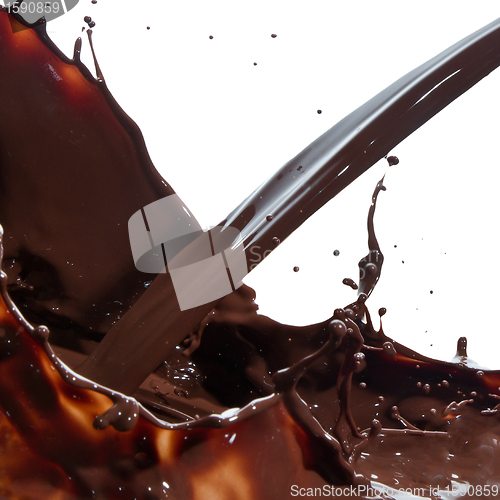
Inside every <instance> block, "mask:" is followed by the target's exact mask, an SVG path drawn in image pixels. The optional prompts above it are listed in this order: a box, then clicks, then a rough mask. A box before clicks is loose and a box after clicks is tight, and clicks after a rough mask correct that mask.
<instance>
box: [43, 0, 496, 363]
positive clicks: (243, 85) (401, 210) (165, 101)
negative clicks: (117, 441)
mask: <svg viewBox="0 0 500 500" xmlns="http://www.w3.org/2000/svg"><path fill="white" fill-rule="evenodd" d="M137 5H140V6H141V10H138V8H137ZM499 11H500V5H499V3H498V1H480V2H476V3H475V4H474V6H473V5H472V3H471V2H457V1H449V0H440V1H439V2H435V1H432V2H431V1H420V2H402V1H401V0H399V1H388V0H382V1H378V2H377V1H356V2H346V1H344V2H337V1H333V0H330V1H326V0H308V1H301V2H297V1H290V0H288V1H273V0H265V1H261V0H253V1H251V2H250V1H246V2H243V1H237V0H231V1H213V0H190V1H184V2H180V1H170V0H168V1H166V0H143V1H142V2H137V1H134V2H132V1H124V0H119V1H118V0H98V2H97V4H95V5H94V4H92V3H91V1H90V0H80V3H79V5H78V6H77V7H76V8H75V9H73V10H72V11H71V12H69V13H68V14H66V15H65V16H63V17H62V18H60V19H58V20H55V21H52V22H50V23H49V24H48V32H49V34H50V36H51V37H52V38H53V40H54V41H55V42H56V43H57V44H58V45H59V46H60V48H61V49H62V50H63V51H65V52H66V53H67V54H68V55H71V54H72V51H73V43H74V40H75V39H76V38H77V37H78V36H82V33H81V28H82V27H83V26H84V25H85V23H84V22H83V17H84V16H86V15H89V16H91V17H92V19H93V20H94V21H95V22H96V27H95V28H94V44H95V49H96V53H97V57H98V60H99V64H100V66H101V69H102V71H103V73H104V76H105V79H106V82H107V84H108V87H109V88H110V90H111V92H112V93H113V95H114V96H115V98H116V100H117V101H118V102H119V103H120V105H121V106H122V107H123V108H124V109H125V111H126V112H127V113H128V114H129V115H130V116H131V117H132V118H133V119H134V120H135V121H136V122H137V123H138V124H139V126H140V128H141V129H142V131H143V133H144V136H145V139H146V143H147V145H148V148H149V152H150V154H151V157H152V160H153V162H154V163H155V165H156V167H157V168H158V170H159V171H160V172H161V173H162V175H163V176H164V177H165V179H166V180H167V181H168V182H169V183H170V184H171V185H172V186H173V187H174V189H175V190H176V191H177V192H178V194H179V195H180V196H181V198H182V199H183V200H184V201H185V202H186V204H187V205H188V206H189V207H190V209H191V211H192V212H193V213H194V214H195V216H196V217H197V218H198V219H199V221H200V223H201V224H202V226H208V225H215V224H217V223H218V222H219V221H220V220H222V219H224V218H225V216H226V215H227V214H228V213H229V212H230V211H231V210H232V209H233V208H234V207H235V206H236V205H238V204H239V203H240V202H241V201H242V200H243V199H244V198H245V197H246V196H247V195H248V194H250V192H251V191H252V190H253V189H255V188H256V187H257V186H258V185H259V184H260V183H261V182H262V181H264V180H265V179H266V178H267V177H268V176H270V175H271V174H272V173H273V172H274V171H275V170H277V169H278V168H279V167H280V166H281V165H283V164H284V163H285V162H286V161H287V160H289V159H290V158H291V157H293V156H295V155H296V154H297V153H298V152H299V151H300V150H301V149H303V148H304V147H305V146H307V145H308V144H309V143H310V142H311V141H313V140H314V139H315V138H316V137H318V136H319V135H320V134H321V133H322V132H324V131H325V130H326V129H328V128H330V127H331V126H332V125H334V124H335V123H336V122H337V121H338V120H340V119H341V118H343V117H344V116H345V115H346V114H348V113H349V112H351V111H352V110H354V109H355V108H356V107H358V106H359V105H361V104H363V103H364V102H365V101H366V100H368V99H369V98H371V97H372V96H373V95H375V94H376V93H377V92H379V91H380V90H382V89H383V88H385V87H386V86H387V85H389V84H391V83H392V82H393V81H395V80H396V79H398V78H399V77H400V76H402V75H404V74H405V73H407V72H408V71H410V70H411V69H413V68H414V67H416V66H418V65H419V64H421V63H423V62H425V61H426V60H427V59H429V58H431V57H433V56H434V55H436V54H437V53H439V52H440V51H442V50H444V49H446V48H447V47H448V46H449V45H451V44H453V43H455V42H456V41H458V40H459V39H461V38H463V37H464V36H467V35H468V34H469V33H471V32H473V31H475V30H476V29H479V28H481V27H482V26H483V25H485V24H487V23H489V22H491V21H493V20H494V19H496V18H497V17H499V16H500V13H499ZM147 26H149V27H150V29H149V30H148V29H147ZM273 33H274V34H276V35H277V37H276V38H272V37H271V34H273ZM83 35H84V34H83ZM210 35H212V36H213V39H209V36H210ZM84 36H85V35H84ZM82 59H83V60H84V61H86V63H87V65H88V66H89V67H90V68H92V60H91V57H90V49H89V46H88V43H87V42H86V41H85V42H84V48H83V55H82ZM254 62H256V63H257V65H256V66H255V65H254ZM498 73H500V72H498ZM499 89H500V74H495V73H494V74H492V75H490V76H489V77H487V78H486V79H485V80H484V81H483V82H481V83H480V84H479V85H477V86H476V87H475V88H474V89H472V90H471V91H469V92H468V93H467V94H466V95H464V96H462V97H460V98H459V99H458V100H457V101H456V102H455V103H453V104H452V105H450V106H449V107H448V108H447V109H445V110H444V111H443V112H442V113H440V115H439V116H437V117H435V118H434V119H432V120H431V121H430V122H428V123H427V124H426V125H424V126H423V127H422V128H421V129H420V130H418V131H417V132H415V133H414V134H413V135H412V136H411V137H410V138H408V139H407V140H405V141H404V142H403V143H402V144H400V145H399V146H398V147H397V148H396V149H395V150H394V151H393V152H392V153H391V154H395V155H397V156H398V157H399V159H400V164H399V165H398V166H397V167H392V168H390V169H388V168H387V162H386V161H385V160H384V161H382V162H379V163H378V164H377V165H376V166H374V167H372V169H371V170H370V171H369V172H368V173H366V174H364V176H363V177H362V178H360V179H358V180H357V181H355V182H354V183H353V184H352V185H351V186H349V187H348V188H347V189H346V190H345V191H344V192H343V193H341V194H340V195H339V196H337V197H336V198H335V199H334V200H333V201H332V202H330V203H329V204H328V205H327V206H325V207H324V208H323V209H322V210H321V211H320V212H318V213H317V214H315V215H314V216H313V217H312V218H311V219H309V221H307V222H306V223H305V224H304V225H303V227H301V228H300V229H299V230H298V231H296V232H295V234H293V235H292V236H291V237H290V238H289V239H288V240H286V242H284V243H283V244H282V245H281V246H280V247H278V249H277V250H275V251H274V252H273V254H272V255H271V256H270V257H268V259H266V261H265V262H264V263H263V264H262V265H259V266H258V267H257V268H256V269H255V270H254V271H253V272H252V273H251V274H250V275H249V276H248V277H247V278H246V279H245V282H246V283H247V284H249V285H250V286H252V287H254V288H255V289H256V291H257V302H258V303H259V305H260V309H261V312H262V313H263V314H267V315H269V316H271V317H273V318H275V319H277V320H279V321H282V322H286V323H291V324H297V325H302V324H307V323H311V322H317V321H322V320H324V319H326V318H327V317H329V316H330V315H331V314H332V312H333V310H334V309H335V308H337V307H342V306H345V305H347V304H348V303H350V302H352V301H353V300H355V298H356V294H355V292H354V291H353V290H351V289H350V288H348V287H346V286H344V285H342V278H345V277H351V278H353V279H357V274H358V268H357V262H358V260H359V259H360V258H361V257H363V256H364V255H366V253H367V242H366V240H367V233H366V229H365V228H366V215H367V213H368V207H369V205H370V198H371V193H372V191H373V189H374V187H375V184H376V182H377V181H378V179H379V178H380V177H382V175H383V174H384V173H385V172H386V171H387V170H389V171H388V175H387V178H386V183H385V184H386V186H387V191H386V192H384V193H381V195H380V197H379V205H378V209H377V214H376V220H375V223H376V232H377V235H378V237H379V242H380V245H381V247H382V251H383V252H384V254H385V263H384V269H383V272H382V278H381V280H380V282H379V284H378V286H377V289H376V291H375V292H374V294H373V296H372V297H371V298H370V301H369V306H370V309H371V311H372V314H373V315H374V316H375V319H376V318H377V314H376V312H377V310H378V308H379V307H386V308H387V309H388V313H387V315H386V316H385V317H384V330H385V332H386V334H387V335H389V336H390V337H393V338H394V339H395V340H397V341H399V342H401V343H404V344H406V345H408V346H409V347H412V348H414V349H416V350H418V351H420V352H422V353H424V354H426V355H429V356H432V357H436V358H440V359H445V360H450V359H451V358H452V357H453V356H454V354H455V346H456V340H457V338H458V337H459V336H462V335H465V336H467V337H468V339H469V354H470V357H471V358H473V359H474V360H475V361H476V362H478V363H480V364H482V365H485V366H488V367H490V368H497V369H498V368H500V360H499V359H498V353H499V352H500V349H499V348H500V327H499V325H498V321H497V307H498V305H497V291H498V287H499V284H498V280H499V277H500V272H499V269H498V267H499V263H498V260H499V256H497V254H496V252H497V251H498V250H497V249H498V246H497V241H498V238H497V232H498V224H497V218H498V214H499V213H500V207H499V203H498V202H497V199H498V189H499V188H498V186H499V185H500V184H499V173H498V171H499V167H500V160H499V157H498V156H499V155H498V143H499V140H498V137H499V133H500V123H499V117H500V92H499ZM318 109H321V110H322V114H318V113H317V110H318ZM395 245H397V247H396V248H395ZM335 249H338V250H339V251H340V255H339V256H338V257H334V256H333V251H334V250H335ZM403 260H404V264H403V263H402V261H403ZM294 266H299V268H300V271H299V272H297V273H295V272H293V267H294ZM431 290H433V292H434V293H433V294H431V293H430V291H431Z"/></svg>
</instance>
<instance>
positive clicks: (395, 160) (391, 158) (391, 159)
mask: <svg viewBox="0 0 500 500" xmlns="http://www.w3.org/2000/svg"><path fill="white" fill-rule="evenodd" d="M387 163H389V166H390V167H392V166H393V165H397V164H398V163H399V158H398V157H397V156H389V157H388V158H387Z"/></svg>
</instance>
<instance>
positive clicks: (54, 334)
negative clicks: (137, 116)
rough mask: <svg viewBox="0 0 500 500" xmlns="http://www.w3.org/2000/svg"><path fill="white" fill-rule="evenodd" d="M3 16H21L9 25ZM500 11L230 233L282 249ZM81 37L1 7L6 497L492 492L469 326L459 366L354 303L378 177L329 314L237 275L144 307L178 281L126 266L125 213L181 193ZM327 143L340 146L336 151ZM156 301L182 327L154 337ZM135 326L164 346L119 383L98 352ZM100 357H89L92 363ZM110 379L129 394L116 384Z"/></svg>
mask: <svg viewBox="0 0 500 500" xmlns="http://www.w3.org/2000/svg"><path fill="white" fill-rule="evenodd" d="M16 23H21V26H23V27H24V28H26V29H22V30H20V29H18V30H16V32H15V34H14V32H13V29H12V27H16ZM498 25H500V23H498V22H497V23H493V24H492V25H489V26H488V27H486V28H484V29H483V30H480V31H479V32H478V33H476V34H474V35H471V36H470V37H468V38H467V39H465V40H464V41H462V42H460V43H458V44H457V45H455V46H453V47H452V48H450V49H448V50H447V51H445V52H444V53H443V54H441V55H440V56H438V57H437V58H435V59H433V60H432V61H430V62H429V63H427V65H424V66H423V67H422V68H419V69H417V70H415V71H414V72H412V73H410V74H409V75H407V76H406V77H404V78H403V79H402V80H400V81H399V82H396V83H395V84H394V85H393V86H391V87H389V89H387V90H386V91H384V92H382V93H381V94H379V96H376V97H375V98H374V100H372V101H369V102H368V103H367V104H365V105H364V106H362V107H361V108H359V109H358V110H357V111H355V112H354V113H353V114H352V115H350V116H349V117H347V118H346V119H344V120H343V121H342V122H340V123H339V124H338V125H337V126H335V127H334V128H333V129H331V131H329V132H327V133H326V134H325V135H324V136H322V137H321V138H320V139H318V140H317V141H316V142H315V143H313V144H312V145H311V146H310V147H309V148H308V149H306V150H305V151H304V152H303V153H301V154H300V155H299V156H298V157H297V158H295V159H294V160H291V162H290V163H289V164H287V165H286V166H285V167H283V169H282V170H281V171H280V172H279V174H278V175H277V176H276V177H273V178H272V179H270V180H269V181H268V182H267V183H265V184H264V185H263V186H262V187H261V188H259V190H257V192H256V194H254V195H252V196H250V197H249V199H247V200H246V201H245V202H243V204H242V205H241V206H240V207H238V208H237V209H236V210H235V211H234V212H233V213H232V214H231V215H230V216H229V217H228V219H227V220H226V221H224V222H225V224H227V225H229V224H230V225H232V226H233V227H236V228H238V229H239V230H240V231H241V234H242V235H243V238H242V241H244V245H245V248H246V249H247V248H250V246H249V245H251V244H252V243H253V244H254V243H255V241H258V242H259V243H261V244H262V245H265V246H264V247H263V248H267V249H272V247H275V246H276V245H275V243H274V241H273V240H274V239H277V240H279V241H283V240H284V239H285V238H286V237H287V236H288V235H289V234H290V233H291V232H292V231H293V230H294V229H295V228H296V227H297V226H298V225H299V224H300V223H302V222H303V221H304V220H305V219H306V218H307V217H309V216H310V215H311V214H312V213H313V212H314V211H315V210H317V208H319V207H320V206H321V204H322V203H324V202H325V201H326V200H327V199H329V198H331V197H332V196H335V194H336V193H338V192H339V191H340V190H341V189H343V187H345V185H347V184H349V183H350V182H351V181H352V180H354V179H355V178H356V177H357V176H359V175H360V174H361V173H362V172H364V171H365V170H366V169H367V168H369V167H370V166H371V164H373V163H374V162H375V161H377V160H378V159H379V158H380V157H383V156H386V155H387V154H388V152H389V150H390V149H391V147H392V146H391V145H394V144H397V143H398V142H399V141H400V140H402V138H404V137H406V136H407V135H408V134H410V133H411V132H412V131H413V130H415V129H416V128H418V126H420V125H421V124H422V123H424V122H425V121H426V120H427V119H429V118H430V117H431V116H433V115H434V114H435V113H437V112H438V111H439V110H440V109H442V108H443V107H444V106H445V105H446V104H448V103H449V102H451V100H453V99H454V98H455V97H458V96H459V95H460V94H461V93H463V92H465V91H466V90H467V89H468V88H469V87H470V86H472V85H473V84H474V83H475V82H476V81H478V80H479V79H480V78H482V77H483V76H485V75H486V74H487V73H488V72H489V71H491V70H492V69H493V68H494V67H496V65H498V64H499V63H500V50H498V49H497V46H500V45H499V44H498V41H499V40H498V37H500V33H497V32H498ZM15 37H16V38H15ZM79 50H80V43H77V45H76V47H75V58H74V60H73V61H70V60H68V59H67V58H65V57H64V56H63V55H62V54H61V53H60V52H59V51H58V50H57V49H56V48H55V47H54V46H53V45H52V43H51V42H50V40H49V39H48V37H47V35H46V33H45V31H44V27H43V24H42V25H39V26H37V27H29V26H27V24H26V23H23V21H22V19H20V18H17V17H16V18H13V17H11V16H8V15H7V13H6V12H4V11H0V67H2V68H3V69H2V71H3V84H4V85H5V87H4V91H5V95H8V96H9V97H10V99H9V100H8V102H7V103H6V105H5V106H2V108H1V111H0V145H1V147H0V155H1V156H0V167H1V173H0V178H1V183H2V184H1V186H2V188H1V189H2V198H1V201H0V222H1V223H2V224H3V225H4V233H3V237H2V241H1V243H2V254H1V255H0V257H1V258H2V261H3V265H2V268H3V271H2V274H1V276H0V280H1V301H0V323H1V325H2V328H1V330H0V372H1V379H2V383H1V384H0V410H1V411H0V429H1V434H0V435H1V436H2V439H1V441H0V450H1V453H0V472H1V474H0V496H3V497H5V498H11V499H15V498H37V499H42V500H43V499H52V498H64V499H75V500H76V499H87V498H88V499H91V498H94V499H129V498H144V499H150V500H152V499H164V498H177V499H181V500H184V499H186V500H187V499H210V498H217V499H220V498H223V499H231V500H234V499H250V498H259V499H263V500H266V499H276V498H289V497H291V496H319V495H320V494H321V495H324V496H336V497H339V498H352V497H353V496H358V497H360V498H369V497H372V498H373V496H375V495H376V493H375V492H376V491H377V489H378V491H379V496H381V497H383V498H396V499H397V498H404V497H403V496H401V495H402V494H401V493H400V491H399V490H400V489H406V490H407V491H412V492H413V494H414V495H416V496H417V497H418V496H420V497H424V498H425V497H426V498H449V496H450V495H452V496H457V495H458V493H465V494H466V495H468V496H470V497H471V498H479V497H482V496H493V497H495V496H497V495H498V492H499V487H500V446H499V442H500V421H499V419H498V415H499V414H500V410H499V408H500V404H499V400H500V387H499V386H500V372H498V371H486V370H482V369H480V368H479V367H477V366H475V364H474V363H473V362H470V361H469V360H468V356H467V345H466V339H465V338H463V337H462V338H460V339H459V340H458V346H457V356H456V358H455V359H454V360H453V361H454V362H452V363H445V362H439V361H435V360H432V359H429V358H426V357H424V356H421V355H419V354H418V353H416V352H414V351H411V350H410V349H408V348H406V347H404V346H402V345H400V344H399V343H397V342H395V341H393V340H392V339H391V338H389V337H387V336H386V335H385V333H384V332H383V329H382V324H381V318H382V316H383V315H384V314H385V311H384V310H380V311H379V316H380V327H379V328H378V329H377V328H376V327H375V326H374V324H373V322H372V320H371V316H370V313H369V310H368V308H367V305H366V301H367V299H368V297H369V296H370V294H371V292H372V291H373V289H374V287H375V286H376V284H377V281H378V280H379V279H380V276H381V269H382V263H383V259H384V257H383V254H382V250H381V248H380V246H379V244H378V241H377V238H376V234H375V226H374V214H375V210H376V203H377V198H378V196H379V194H380V192H381V191H383V190H384V189H385V188H384V186H383V179H382V180H381V181H380V182H379V183H378V184H377V186H376V188H375V191H374V194H373V197H372V203H371V206H370V208H369V211H368V250H369V252H368V255H367V256H366V257H364V258H362V259H361V260H360V262H359V279H358V282H357V283H356V282H354V280H352V279H346V280H345V282H346V283H347V284H348V285H349V286H351V287H352V288H353V289H356V290H357V298H356V299H355V300H354V301H353V302H352V303H351V304H349V305H348V306H346V307H344V308H338V309H336V310H335V312H334V314H333V316H332V318H329V319H328V320H326V321H324V322H322V323H319V324H316V325H311V326H309V327H291V326H287V325H282V324H279V323H277V322H275V321H273V320H272V319H270V318H267V317H265V316H261V315H259V314H258V313H257V306H256V304H255V293H254V292H253V290H251V289H249V288H248V287H246V286H244V285H243V286H241V287H240V288H238V289H237V290H236V291H235V292H233V293H232V294H230V295H228V296H226V297H224V298H223V299H222V300H218V301H214V303H211V304H208V305H206V306H203V307H200V308H198V309H197V310H196V311H194V312H191V313H190V314H189V315H186V314H181V311H180V310H179V308H178V306H177V305H176V304H175V303H174V304H173V305H172V304H171V303H172V302H173V300H170V302H168V301H167V302H163V303H161V302H155V301H152V302H151V301H150V298H151V297H154V296H155V294H156V295H158V296H159V297H160V298H161V299H162V300H163V301H165V300H166V299H168V298H170V299H174V298H175V296H173V295H172V292H171V285H170V288H169V281H168V280H169V278H168V274H163V275H162V274H159V275H158V276H157V277H155V276H154V275H153V276H151V275H144V274H143V273H139V272H137V271H136V270H135V268H134V265H133V261H132V258H131V255H130V254H128V253H127V252H126V251H125V250H124V249H127V248H128V241H126V240H127V237H128V234H127V231H126V228H127V221H128V218H129V217H130V216H131V214H133V213H134V212H135V211H137V210H140V209H141V208H142V206H144V205H147V204H148V203H151V202H152V201H155V200H156V199H159V198H161V197H164V196H168V195H170V194H173V190H172V188H171V187H170V186H168V184H167V183H166V182H165V181H164V180H163V179H162V178H161V177H160V176H159V175H158V174H157V173H156V171H155V169H154V167H153V165H152V164H151V162H150V160H149V157H148V155H147V151H146V148H145V146H144V141H143V139H142V136H141V134H140V131H139V130H138V129H137V127H136V126H135V125H134V124H133V122H132V121H131V120H130V119H129V118H128V117H127V116H126V115H125V114H124V113H123V111H122V110H121V109H120V108H119V106H118V105H117V104H116V103H115V102H114V100H113V98H112V97H111V94H110V93H109V91H108V90H107V88H106V86H105V83H104V81H103V79H102V75H100V76H99V78H98V80H94V79H93V78H92V77H91V76H90V73H89V72H88V70H87V69H86V68H85V67H84V66H83V65H82V64H81V63H80V62H79V57H78V54H79ZM20 56H22V57H20ZM457 65H458V66H457ZM98 74H100V73H98ZM439 83H441V84H440V85H439V86H437V87H436V85H438V84H439ZM426 89H427V90H426ZM428 89H435V90H432V91H431V92H430V93H428V92H429V90H428ZM358 126H359V130H358V134H354V136H352V135H351V134H350V131H352V129H353V127H358ZM332 131H333V132H332ZM335 138H344V139H345V140H346V141H347V142H345V141H344V142H343V143H342V144H341V146H336V145H334V146H332V145H331V141H332V140H333V139H335ZM32 145H34V146H33V147H32ZM35 146H36V147H35ZM363 148H365V149H363ZM327 152H328V153H327ZM325 158H326V160H325ZM396 160H397V158H395V157H389V158H388V162H389V164H391V165H397V163H398V161H396ZM342 162H344V163H342ZM295 164H297V165H299V164H300V166H302V167H303V169H304V172H306V174H307V175H306V176H305V177H304V179H307V180H306V181H305V182H303V183H299V182H294V181H295V180H296V179H293V176H292V175H291V174H292V171H293V168H292V167H294V166H295ZM342 165H343V166H342ZM346 165H348V168H346ZM291 168H292V170H290V169H291ZM301 170H302V169H301ZM320 187H321V188H322V189H320V190H319V191H320V192H319V193H318V189H319V188H320ZM61 192H64V193H66V194H67V195H68V196H66V197H62V196H61ZM259 193H260V194H259ZM260 196H262V198H260ZM259 200H260V201H259ZM299 207H300V209H299ZM270 214H272V217H270ZM108 266H109V268H108ZM145 290H146V292H145ZM152 290H154V293H150V292H151V291H152ZM158 292H160V293H158ZM353 293H354V292H353ZM160 304H161V305H162V307H160ZM169 311H170V314H176V315H177V316H176V317H177V319H176V320H175V321H176V323H175V324H176V325H178V326H179V331H178V332H176V331H174V332H172V333H171V332H168V334H169V336H168V337H167V338H165V329H164V325H163V324H162V318H163V323H164V322H165V321H166V320H165V319H164V315H165V314H167V313H168V312H169ZM131 317H132V319H130V318H131ZM126 318H128V319H126ZM34 324H35V325H36V324H44V325H47V326H48V328H47V326H33V325H34ZM119 325H121V326H119ZM143 325H144V326H143ZM138 326H141V327H142V332H143V335H146V333H148V332H149V333H151V332H152V333H153V336H154V337H157V338H160V339H163V342H164V343H167V344H169V345H168V346H167V348H165V349H162V351H161V356H160V355H159V354H158V355H157V357H158V359H159V361H158V362H156V360H153V361H154V362H153V365H154V366H153V368H156V367H157V366H158V365H159V367H158V368H157V370H156V371H155V372H154V373H152V374H150V375H149V377H147V378H146V375H148V374H149V372H148V373H146V375H144V378H145V380H144V382H143V383H142V384H141V386H140V387H139V388H138V389H137V388H136V385H138V382H137V379H138V378H139V383H140V381H141V380H142V379H141V378H140V377H142V375H139V376H138V375H137V373H143V372H144V371H145V370H144V369H143V368H141V369H139V370H137V371H136V372H134V373H133V374H132V375H131V376H130V377H129V378H128V380H127V381H126V382H125V383H123V381H122V380H121V378H123V373H122V372H121V371H119V372H118V376H116V374H114V375H110V374H109V373H108V374H106V370H111V371H113V370H114V367H113V362H112V361H111V362H109V363H108V362H107V361H106V358H105V356H104V355H103V353H109V352H112V348H113V345H115V349H116V352H118V353H119V354H120V356H122V357H120V356H118V359H119V360H120V362H124V363H126V364H127V366H130V360H129V359H128V358H127V356H128V355H129V354H127V352H128V350H129V349H130V344H132V343H133V342H134V340H133V339H134V336H137V328H138ZM116 332H119V333H120V335H117V334H116ZM103 337H104V340H102V339H103ZM99 340H101V342H100V344H99V345H98V346H97V347H95V343H96V342H97V341H99ZM155 342H156V340H155V341H152V342H151V343H150V344H148V346H147V349H145V350H144V351H143V352H144V356H146V355H147V354H148V353H149V354H151V351H152V350H154V348H155ZM120 343H121V345H124V346H125V347H124V348H123V349H122V348H121V347H120ZM102 345H104V348H102V347H101V346H102ZM110 350H111V351H110ZM56 353H57V355H56ZM96 353H97V354H96ZM89 354H90V356H89ZM142 355H143V354H140V355H138V357H137V359H138V361H137V362H142V361H141V356H142ZM88 356H89V357H88ZM123 356H125V357H123ZM155 356H156V353H155ZM86 359H87V360H89V359H90V362H89V361H85V360H86ZM103 359H104V361H105V363H104V364H103V366H104V368H103V369H102V371H100V370H99V369H96V368H95V360H103ZM155 359H156V358H155ZM82 362H84V364H83V365H82ZM154 363H156V364H154ZM145 364H146V365H147V366H149V365H151V364H152V362H151V360H149V361H148V362H147V363H145ZM82 367H83V368H82ZM74 368H76V369H77V370H78V371H79V372H80V373H77V372H76V371H74ZM132 371H134V370H132ZM94 373H96V374H97V376H96V377H94V376H93V374H94ZM82 374H84V375H86V377H83V376H82ZM100 379H102V380H100ZM103 380H106V381H107V380H110V381H111V382H113V383H111V384H108V383H105V384H103V383H102V381H103ZM120 384H123V387H128V388H131V390H130V391H128V392H127V393H126V394H122V393H121V392H119V391H117V390H116V388H117V387H119V388H121V387H120ZM132 396H133V397H132ZM353 492H354V493H353Z"/></svg>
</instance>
